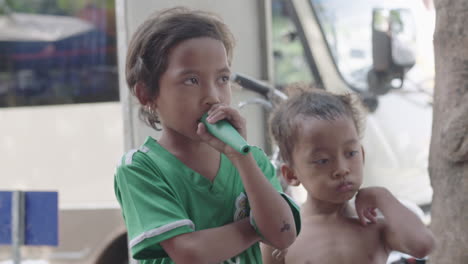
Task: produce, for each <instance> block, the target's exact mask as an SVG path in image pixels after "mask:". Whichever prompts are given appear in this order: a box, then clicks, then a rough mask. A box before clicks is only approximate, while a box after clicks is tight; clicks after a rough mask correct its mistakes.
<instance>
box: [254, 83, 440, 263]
mask: <svg viewBox="0 0 468 264" xmlns="http://www.w3.org/2000/svg"><path fill="white" fill-rule="evenodd" d="M270 121H271V122H270V126H271V132H272V135H273V137H274V139H275V140H276V142H277V143H278V146H279V147H280V150H281V155H282V158H283V161H284V165H282V167H281V172H282V175H283V177H284V179H285V180H286V181H287V182H288V184H289V185H293V186H297V185H299V184H301V183H302V185H303V186H304V188H305V189H306V190H307V194H308V197H307V201H306V202H305V203H304V204H303V205H302V208H301V217H302V231H301V233H300V235H299V236H298V237H297V239H296V241H295V242H294V243H293V244H292V246H290V247H289V249H288V251H283V256H280V257H279V258H278V254H277V252H278V251H276V252H275V253H274V254H272V253H273V248H271V247H268V246H264V247H263V250H264V251H263V261H264V263H307V264H327V263H331V264H344V263H349V264H357V263H359V264H363V263H366V264H374V263H375V264H377V263H380V264H384V263H386V260H387V258H388V255H389V253H390V252H391V251H393V250H396V251H400V252H403V253H406V254H409V255H412V256H414V257H417V258H423V257H425V256H426V255H428V254H429V253H430V252H431V251H432V250H433V248H434V244H435V241H434V237H433V235H432V233H431V231H430V230H429V229H427V228H426V227H425V226H424V224H423V223H422V222H421V220H420V219H419V218H418V217H417V216H416V215H415V214H414V213H412V212H411V211H410V210H408V209H407V208H406V207H405V206H403V205H402V204H401V203H400V202H399V201H398V200H397V199H396V198H395V197H394V196H393V195H392V194H391V193H390V192H389V191H388V190H387V189H385V188H382V187H369V188H361V184H362V180H363V165H364V156H365V155H364V149H363V147H362V145H361V143H360V136H361V135H360V134H361V133H360V131H361V119H360V117H359V111H358V108H357V107H356V105H355V103H354V100H353V98H352V97H351V95H349V94H348V95H335V94H331V93H329V92H326V91H322V90H316V89H314V90H308V91H305V89H304V88H302V91H301V92H299V94H296V95H295V96H292V97H291V98H290V99H289V100H288V101H287V102H286V103H284V104H283V105H282V106H281V107H280V108H279V109H278V110H277V111H276V112H275V113H274V114H273V116H272V118H271V120H270ZM355 195H356V199H355V208H356V209H355V210H354V209H353V208H352V207H351V206H350V205H349V200H350V199H351V198H353V197H354V196H355ZM377 209H378V210H379V211H380V212H381V213H382V215H383V218H382V217H379V218H377V212H376V210H377ZM356 214H357V216H356Z"/></svg>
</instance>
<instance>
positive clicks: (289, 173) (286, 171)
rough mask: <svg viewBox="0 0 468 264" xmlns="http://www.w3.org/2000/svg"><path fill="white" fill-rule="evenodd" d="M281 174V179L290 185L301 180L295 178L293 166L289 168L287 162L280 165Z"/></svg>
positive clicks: (295, 184)
mask: <svg viewBox="0 0 468 264" xmlns="http://www.w3.org/2000/svg"><path fill="white" fill-rule="evenodd" d="M281 174H282V175H283V179H284V180H285V181H286V182H287V183H288V184H289V185H291V186H299V184H301V181H300V180H299V179H298V178H297V176H296V173H295V172H294V170H293V168H291V167H290V166H289V165H287V164H283V165H281Z"/></svg>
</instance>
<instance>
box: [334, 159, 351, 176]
mask: <svg viewBox="0 0 468 264" xmlns="http://www.w3.org/2000/svg"><path fill="white" fill-rule="evenodd" d="M349 173H350V170H349V168H348V166H347V164H346V162H344V161H338V164H337V167H336V169H335V171H334V172H333V178H335V179H336V178H338V179H340V178H344V177H346V176H348V175H349Z"/></svg>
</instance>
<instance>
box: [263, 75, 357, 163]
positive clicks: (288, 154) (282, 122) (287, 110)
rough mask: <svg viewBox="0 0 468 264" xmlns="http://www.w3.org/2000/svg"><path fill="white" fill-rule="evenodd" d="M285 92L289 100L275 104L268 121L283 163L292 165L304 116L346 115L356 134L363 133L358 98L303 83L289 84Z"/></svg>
mask: <svg viewBox="0 0 468 264" xmlns="http://www.w3.org/2000/svg"><path fill="white" fill-rule="evenodd" d="M287 93H288V95H289V98H288V100H286V101H285V102H283V103H282V104H280V105H279V106H278V108H277V109H276V110H275V111H274V112H273V113H272V115H271V117H270V122H269V123H270V133H271V136H272V138H273V140H274V141H275V142H276V144H277V145H278V147H279V148H280V154H281V158H282V160H283V162H285V163H287V164H290V165H293V160H292V153H293V151H294V147H295V145H296V143H297V135H298V134H297V133H298V128H299V126H300V120H301V118H303V117H313V118H316V119H320V120H336V119H337V118H340V117H348V118H351V119H352V120H353V123H354V125H355V127H356V131H357V133H358V135H359V137H361V136H362V132H363V126H364V118H363V113H362V112H363V108H362V105H361V103H360V100H359V99H358V98H356V97H355V96H353V95H352V94H350V93H346V94H333V93H331V92H328V91H325V90H323V89H318V88H312V87H307V86H306V85H304V84H296V85H293V86H289V87H288V88H287Z"/></svg>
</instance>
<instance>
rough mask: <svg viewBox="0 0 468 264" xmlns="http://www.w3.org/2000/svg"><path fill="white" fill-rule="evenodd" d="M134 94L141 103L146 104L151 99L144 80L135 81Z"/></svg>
mask: <svg viewBox="0 0 468 264" xmlns="http://www.w3.org/2000/svg"><path fill="white" fill-rule="evenodd" d="M135 95H136V97H137V98H138V101H140V104H142V105H146V104H148V102H149V101H150V100H151V98H150V96H149V93H148V89H147V87H146V84H145V83H144V82H137V83H136V84H135Z"/></svg>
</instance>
